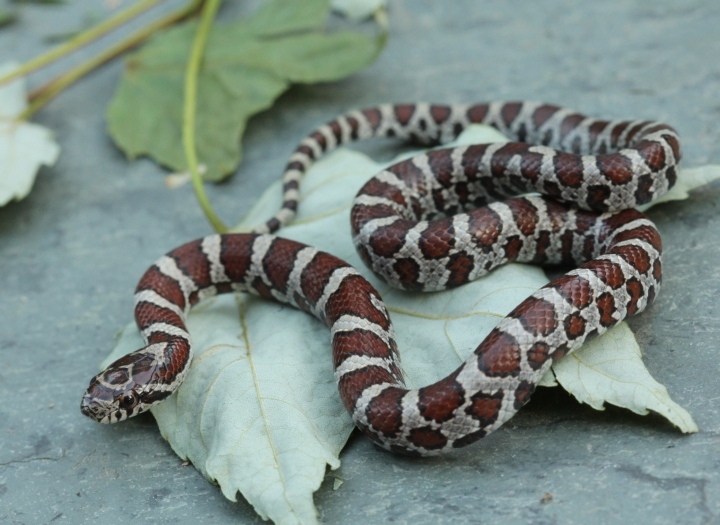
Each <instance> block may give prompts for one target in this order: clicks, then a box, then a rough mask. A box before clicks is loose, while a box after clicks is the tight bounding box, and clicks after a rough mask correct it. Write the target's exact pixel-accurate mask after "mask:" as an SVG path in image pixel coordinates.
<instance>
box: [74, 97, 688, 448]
mask: <svg viewBox="0 0 720 525" xmlns="http://www.w3.org/2000/svg"><path fill="white" fill-rule="evenodd" d="M472 123H482V124H488V125H490V126H493V127H495V128H497V129H498V130H499V131H500V132H502V133H503V134H505V135H506V136H508V137H510V139H511V140H512V141H513V142H509V143H505V144H483V145H475V146H463V147H456V148H446V149H437V150H433V151H430V152H428V153H424V154H421V155H418V156H415V157H413V158H411V159H408V160H405V161H402V162H400V163H397V164H395V165H393V166H390V167H389V168H387V169H386V170H384V171H382V172H381V173H379V174H378V175H376V176H375V177H374V178H372V179H371V180H370V181H369V182H367V184H365V186H363V188H362V189H361V190H360V192H359V193H358V195H357V197H356V199H355V201H354V205H353V208H352V211H351V226H352V232H353V239H354V243H355V245H356V247H357V249H358V251H359V253H360V255H361V257H362V259H363V261H364V262H365V263H366V264H367V265H368V266H369V267H370V268H371V269H372V270H373V272H375V273H376V274H377V275H379V276H380V277H381V278H383V279H384V280H385V281H387V282H388V283H389V284H391V285H393V286H396V287H399V288H402V289H405V290H413V291H435V290H444V289H448V288H452V287H455V286H459V285H462V284H464V283H467V282H469V281H472V280H473V279H476V278H478V277H480V276H482V275H484V274H485V273H487V272H489V271H490V270H492V269H493V268H495V267H497V266H498V265H501V264H504V263H507V262H510V261H517V262H524V263H533V264H548V265H572V267H573V268H575V269H573V270H571V271H569V272H567V273H565V274H564V275H562V276H560V277H558V278H556V279H555V280H553V281H552V282H550V283H549V284H547V285H546V286H544V287H543V288H541V289H540V290H537V291H536V292H535V293H533V294H532V295H531V296H530V297H528V298H527V299H525V300H524V301H523V302H522V303H521V304H520V305H519V306H517V308H515V309H514V310H513V311H512V312H511V313H510V314H509V315H508V316H507V317H505V318H504V319H503V320H502V321H501V322H500V323H499V324H498V325H497V326H496V327H495V328H494V329H493V330H492V332H491V333H490V334H489V335H488V336H487V337H486V338H485V340H484V341H482V342H481V343H480V345H479V346H478V347H477V349H476V350H475V351H474V352H473V353H472V354H471V355H470V357H469V358H468V359H467V361H466V362H465V363H463V364H462V365H461V366H460V367H459V368H458V369H457V370H455V371H454V372H452V373H451V374H450V375H449V376H447V377H445V378H444V379H441V380H440V381H438V382H436V383H435V384H432V385H429V386H426V387H424V388H420V389H417V390H408V389H407V388H406V387H405V385H404V380H403V375H402V372H401V370H400V367H399V354H398V349H397V346H396V343H395V339H394V334H393V328H392V324H391V321H390V317H389V315H388V311H387V309H386V308H385V306H384V304H383V302H382V299H381V298H380V296H379V294H378V292H377V291H376V290H375V289H374V288H373V287H372V285H371V284H370V283H369V282H368V281H366V280H365V279H364V278H363V277H362V276H361V275H360V274H359V273H358V272H357V271H356V270H355V269H354V268H352V267H351V266H349V265H348V264H347V263H345V262H343V261H342V260H340V259H338V258H337V257H334V256H333V255H330V254H328V253H325V252H322V251H319V250H317V249H315V248H313V247H310V246H306V245H303V244H300V243H298V242H295V241H291V240H287V239H282V238H280V237H276V236H274V235H272V232H274V231H276V230H277V229H278V228H280V227H281V226H282V225H283V224H285V223H287V222H288V221H289V220H290V219H292V217H293V216H294V214H295V211H296V209H297V204H298V189H299V182H300V179H301V177H302V175H303V174H304V173H305V172H306V171H307V169H308V167H309V166H310V165H311V164H312V163H313V162H314V161H315V160H317V159H318V158H319V157H320V156H321V155H322V154H323V153H325V152H327V151H329V150H332V149H333V148H335V147H337V146H338V145H340V144H345V143H348V142H353V141H357V140H362V139H368V138H372V137H397V138H400V139H404V140H406V141H410V142H414V143H420V144H423V145H439V144H443V143H446V142H448V141H450V140H452V139H454V138H455V137H457V135H458V134H459V133H460V132H461V131H462V130H463V129H465V128H466V127H467V126H468V125H469V124H472ZM679 160H680V146H679V139H678V135H677V133H676V132H675V131H674V130H673V129H672V128H671V127H669V126H667V125H665V124H662V123H659V122H652V121H606V120H598V119H593V118H589V117H586V116H584V115H581V114H579V113H577V112H574V111H571V110H569V109H565V108H562V107H558V106H553V105H548V104H538V103H530V102H496V103H491V104H477V105H463V106H461V105H457V106H447V105H434V104H396V105H382V106H377V107H373V108H368V109H364V110H358V111H352V112H349V113H347V114H345V115H343V116H341V117H339V118H337V119H335V120H333V121H332V122H329V123H328V124H326V125H323V126H321V127H319V128H318V129H317V130H315V131H314V132H312V133H311V134H310V135H308V136H307V137H306V138H305V139H304V140H303V141H302V142H301V143H300V145H299V146H298V147H297V148H296V150H295V151H294V153H293V154H292V156H291V157H290V160H289V162H288V164H287V166H286V170H285V175H284V178H283V192H284V193H283V205H282V208H281V209H280V211H279V212H278V213H277V214H276V215H275V217H273V218H272V219H271V220H270V221H268V222H267V223H266V224H265V225H263V226H262V227H261V228H259V229H258V231H257V232H256V233H252V234H225V235H211V236H208V237H205V238H203V239H199V240H196V241H193V242H190V243H188V244H185V245H183V246H181V247H179V248H176V249H174V250H172V251H171V252H169V253H168V254H167V255H165V256H163V257H161V258H160V259H159V260H158V261H157V262H156V263H155V264H154V265H153V266H152V267H151V268H150V269H149V270H148V271H147V272H146V273H145V275H144V276H143V277H142V279H141V280H140V283H139V284H138V287H137V290H136V294H135V318H136V321H137V324H138V326H139V328H140V330H141V332H142V334H143V336H144V337H145V339H146V341H147V346H146V347H145V348H142V349H140V350H138V351H136V352H133V353H131V354H128V355H126V356H124V357H122V358H120V359H119V360H117V361H115V362H114V363H112V364H111V365H110V366H109V367H108V368H107V369H105V370H104V371H102V372H101V373H100V374H98V375H97V376H95V377H94V378H93V379H92V380H91V382H90V386H89V388H88V390H87V392H86V393H85V396H84V397H83V400H82V406H81V410H82V412H83V413H84V414H85V415H87V416H89V417H91V418H92V419H95V420H97V421H99V422H102V423H112V422H116V421H121V420H124V419H126V418H128V417H131V416H133V415H136V414H138V413H140V412H143V411H145V410H147V409H148V408H149V407H150V406H152V405H153V404H155V403H157V402H159V401H162V400H163V399H164V398H166V397H167V396H168V395H170V394H171V393H172V392H173V391H175V390H176V389H177V388H178V386H179V385H180V384H181V383H182V380H183V378H184V377H185V375H186V373H187V371H188V369H189V367H190V361H191V359H192V351H191V343H190V335H189V334H188V332H187V329H186V326H185V316H186V314H187V312H188V310H189V309H190V307H191V306H192V305H194V304H196V303H197V302H199V301H201V300H203V299H205V298H208V297H211V296H214V295H216V294H220V293H226V292H236V291H242V292H250V293H253V294H258V295H261V296H263V297H267V298H269V299H274V300H276V301H280V302H283V303H288V304H290V305H292V306H295V307H296V308H299V309H301V310H304V311H306V312H308V313H310V314H312V315H314V316H315V317H317V318H318V319H319V320H320V321H322V322H323V323H325V324H326V325H327V326H328V327H329V328H330V333H331V340H332V358H333V363H334V369H335V376H336V379H337V383H338V388H339V391H340V396H341V398H342V401H343V403H344V405H345V407H346V408H347V410H348V411H349V412H350V414H351V415H352V418H353V420H354V422H355V424H356V425H357V426H358V427H359V428H360V429H361V430H362V431H363V432H364V433H365V434H367V435H368V436H369V437H370V438H371V439H372V440H373V441H375V442H376V443H378V444H379V445H381V446H382V447H384V448H386V449H388V450H391V451H393V452H398V453H404V454H410V455H431V454H436V453H439V452H442V451H446V450H449V449H453V448H457V447H462V446H465V445H468V444H470V443H473V442H474V441H476V440H478V439H480V438H481V437H483V436H485V435H487V434H488V433H490V432H492V431H493V430H495V429H496V428H498V427H499V426H500V425H502V424H503V423H504V422H505V421H507V420H508V419H509V418H510V417H512V416H513V414H515V412H517V410H518V409H520V408H521V407H522V406H523V405H524V404H525V403H527V401H528V399H529V398H530V395H531V394H532V392H533V391H534V389H535V386H536V384H537V382H538V381H539V379H540V378H541V377H542V375H543V374H544V373H545V372H546V371H547V369H548V368H549V367H550V366H551V365H552V363H553V362H554V361H556V360H557V359H559V358H560V357H562V356H564V355H566V354H568V353H570V352H572V351H574V350H576V349H577V348H579V347H580V346H581V345H582V344H583V342H584V341H585V340H586V339H587V338H588V337H590V336H592V335H594V334H601V333H603V332H605V331H606V330H607V329H608V328H610V327H611V326H613V325H615V324H617V323H619V322H620V321H622V320H623V319H625V318H626V317H627V316H630V315H633V314H635V313H638V312H641V311H643V310H644V309H645V308H646V307H647V306H648V305H649V304H650V303H651V302H652V301H653V299H654V298H655V296H656V294H657V292H658V287H659V285H660V281H661V276H662V269H661V251H662V246H661V239H660V235H659V233H658V231H657V230H656V228H655V227H654V225H653V224H652V222H650V221H649V220H648V219H647V217H645V216H644V215H643V214H642V213H640V212H639V211H636V210H635V209H633V208H634V207H635V206H637V205H641V204H645V203H647V202H650V201H651V200H653V199H655V198H656V197H658V196H660V195H662V194H663V193H665V192H666V191H667V190H668V189H669V188H670V187H671V186H672V185H673V184H674V183H675V180H676V176H677V172H676V169H677V165H678V162H679ZM527 193H540V194H542V196H532V195H531V196H526V197H519V198H518V197H514V196H517V195H520V194H527Z"/></svg>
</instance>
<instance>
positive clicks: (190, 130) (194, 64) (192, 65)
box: [182, 0, 227, 233]
mask: <svg viewBox="0 0 720 525" xmlns="http://www.w3.org/2000/svg"><path fill="white" fill-rule="evenodd" d="M220 3H221V0H207V2H206V3H205V5H204V7H203V10H202V15H201V17H200V25H199V26H198V30H197V33H195V38H194V40H193V44H192V48H191V50H190V58H189V59H188V64H187V70H186V71H185V100H184V104H183V129H182V138H183V149H184V150H185V158H186V159H187V164H188V170H189V171H190V178H191V180H192V184H193V188H194V189H195V195H196V196H197V200H198V202H199V203H200V207H201V208H202V210H203V212H205V216H206V217H207V219H208V221H210V224H212V226H213V228H215V231H216V232H218V233H225V232H227V226H225V224H223V222H222V221H221V220H220V219H219V218H218V216H217V215H215V212H214V211H213V209H212V206H210V201H209V200H208V198H207V195H206V194H205V188H204V187H203V181H202V178H201V176H200V173H199V172H198V159H197V151H196V149H195V115H196V112H197V84H198V73H199V71H200V65H201V62H202V57H203V53H204V51H205V44H206V43H207V39H208V34H209V33H210V27H211V26H212V22H213V20H214V19H215V14H216V13H217V10H218V8H219V7H220Z"/></svg>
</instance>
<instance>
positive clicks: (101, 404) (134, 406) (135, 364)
mask: <svg viewBox="0 0 720 525" xmlns="http://www.w3.org/2000/svg"><path fill="white" fill-rule="evenodd" d="M155 346H164V344H161V345H157V344H156V345H150V346H147V347H145V348H142V349H140V350H137V351H135V352H133V353H131V354H128V355H125V356H123V357H121V358H120V359H118V360H117V361H114V362H113V363H111V364H110V365H109V366H108V367H107V368H106V369H105V370H103V371H102V372H100V373H99V374H98V375H96V376H95V377H93V378H92V379H91V380H90V385H89V386H88V388H87V390H86V391H85V395H84V396H83V398H82V402H81V404H80V411H81V412H82V413H83V414H84V415H86V416H87V417H89V418H90V419H94V420H95V421H97V422H99V423H117V422H118V421H123V420H125V419H127V418H129V417H133V416H135V415H137V414H140V413H142V412H145V411H146V410H148V409H149V408H150V407H151V406H152V405H154V404H155V403H158V402H160V401H162V400H163V399H165V398H166V397H167V396H169V395H170V394H171V393H172V390H171V389H169V388H167V387H164V386H162V385H163V383H162V382H161V381H159V379H160V376H161V373H162V370H161V367H160V366H158V359H157V354H158V351H159V350H160V349H157V348H153V347H155Z"/></svg>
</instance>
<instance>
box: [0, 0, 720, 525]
mask: <svg viewBox="0 0 720 525" xmlns="http://www.w3.org/2000/svg"><path fill="white" fill-rule="evenodd" d="M126 3H127V4H129V2H126ZM172 4H173V2H169V5H168V6H166V7H164V8H165V9H166V8H169V7H172ZM174 4H175V5H179V4H180V2H179V1H176V2H174ZM0 5H2V6H5V5H6V2H0ZM254 5H256V3H253V2H250V3H246V2H236V3H228V5H227V6H226V7H225V9H224V11H223V12H222V14H221V16H222V17H227V18H231V17H234V16H236V15H238V14H241V13H244V12H248V11H249V10H250V9H252V7H253V6H254ZM389 9H390V20H391V24H392V35H391V38H390V41H389V44H388V47H387V49H386V50H385V51H384V53H383V54H382V56H381V57H380V59H379V60H378V61H377V63H375V64H374V65H373V66H372V67H370V68H368V69H366V70H365V71H363V72H361V73H360V74H358V75H356V76H354V77H353V78H351V79H348V80H345V81H343V82H338V83H333V84H326V85H320V86H298V87H295V88H293V89H292V90H290V91H289V92H288V93H287V94H286V95H284V96H283V97H282V98H281V99H280V100H279V101H278V103H277V104H276V105H275V106H274V108H273V109H272V110H271V111H269V112H267V113H265V114H263V115H261V116H259V117H257V118H255V119H253V120H252V122H251V124H250V126H249V129H248V132H247V135H246V139H245V160H244V162H243V165H242V166H241V168H240V170H239V173H238V176H236V177H234V178H233V179H232V180H231V181H230V182H229V183H227V184H223V185H220V186H216V187H210V188H209V192H210V197H211V199H212V201H213V202H214V203H215V204H216V206H217V208H218V210H219V212H220V214H221V215H222V216H223V217H225V218H226V220H228V221H234V220H235V218H237V217H239V216H240V215H241V214H242V213H243V212H244V211H246V210H247V209H248V208H249V206H250V204H251V203H252V202H253V200H254V199H255V198H256V197H257V196H258V195H259V194H260V193H261V192H262V191H263V189H264V188H266V187H267V186H268V185H269V184H270V183H271V182H272V181H273V180H275V179H276V178H277V177H279V176H280V174H281V170H282V168H283V165H284V161H285V157H286V156H287V155H288V154H289V153H290V152H291V151H292V149H293V148H294V146H295V144H296V142H297V141H299V140H300V139H301V138H302V137H303V135H304V134H305V133H306V132H308V131H310V130H311V129H312V128H313V127H314V126H316V125H317V124H319V123H321V122H324V121H326V120H329V119H331V118H332V117H334V116H335V115H336V114H339V113H341V112H344V111H346V110H348V109H350V108H353V107H357V106H366V105H372V104H375V103H378V102H386V101H414V100H430V101H438V102H448V103H453V102H473V101H485V100H493V99H531V100H543V101H547V102H551V103H557V104H562V105H566V106H569V107H573V108H576V109H578V110H580V111H582V112H584V113H586V114H589V115H593V116H598V117H607V118H633V117H637V118H647V119H657V120H660V121H663V122H667V123H669V124H671V125H673V126H675V127H676V129H677V130H678V131H679V132H680V134H681V136H682V137H683V146H684V165H685V166H695V165H701V164H706V163H709V162H716V163H718V162H720V146H718V144H719V143H720V98H719V95H718V94H719V93H720V61H719V60H718V56H720V31H719V30H718V28H719V27H720V3H718V2H717V1H716V0H705V1H694V0H687V1H679V0H677V1H666V0H656V1H654V2H647V1H641V0H635V1H628V0H608V1H606V2H570V1H568V0H566V1H561V0H547V1H543V2H536V1H532V0H521V1H518V2H485V1H476V0H464V1H455V2H437V1H430V0H423V1H419V0H413V1H409V0H391V2H390V6H389ZM21 10H22V19H23V21H22V22H21V23H19V24H17V25H15V26H13V27H11V28H6V29H2V30H0V61H5V60H7V59H9V58H11V57H12V58H15V59H19V60H25V59H28V58H30V57H32V56H34V55H36V54H38V53H39V52H41V51H42V50H44V49H45V48H47V47H48V44H47V43H45V42H44V38H45V37H47V36H48V35H51V34H55V33H61V32H64V31H69V30H72V29H75V28H77V27H78V25H80V24H81V23H82V21H83V17H85V16H86V15H87V13H88V12H95V13H99V14H100V15H102V16H107V12H106V11H105V9H104V8H103V7H102V6H101V4H100V3H99V2H93V1H92V0H84V1H78V2H73V3H72V5H64V6H63V5H61V6H22V7H21ZM96 49H97V47H91V48H89V49H88V50H86V51H83V53H81V55H85V56H87V54H88V53H90V52H92V51H93V50H96ZM66 64H67V63H66ZM61 70H62V67H61V66H55V67H53V68H51V69H50V70H49V71H47V72H43V73H41V74H39V75H37V76H34V77H33V84H34V85H37V84H38V83H39V82H41V81H42V80H43V79H47V78H49V77H50V76H51V74H52V73H53V72H54V73H57V72H59V71H61ZM120 71H121V65H120V63H119V62H115V63H113V64H110V65H108V66H106V67H103V68H102V69H100V70H98V71H96V72H94V73H93V74H91V75H90V76H88V77H87V78H85V79H84V80H82V81H81V82H80V83H78V84H77V85H76V86H74V87H72V88H71V89H70V90H68V91H67V92H65V93H63V94H62V95H61V96H60V97H59V98H58V99H57V100H55V101H54V102H53V103H52V104H51V105H50V106H48V107H47V108H46V109H45V110H43V111H42V112H41V113H40V114H38V115H37V118H36V120H37V121H38V122H39V123H41V124H44V125H46V126H48V127H50V128H52V129H53V130H54V131H55V133H56V135H57V139H58V141H59V143H60V145H61V146H62V148H63V151H62V154H61V157H60V160H59V161H58V163H57V165H56V166H55V167H54V168H52V169H45V170H43V171H42V172H41V173H40V176H39V177H38V180H37V183H36V185H35V189H34V191H33V193H32V194H31V195H30V196H29V197H28V198H27V199H26V200H24V201H22V202H19V203H13V204H11V205H9V206H6V207H4V208H1V209H0V291H1V292H2V293H1V294H0V320H1V321H0V400H1V402H0V523H3V524H4V523H8V524H11V523H17V524H44V523H50V522H52V523H73V524H75V523H90V522H93V523H108V524H115V523H118V524H120V523H130V522H133V523H173V524H175V525H181V524H186V523H187V524H199V523H216V524H223V523H233V524H235V523H260V522H261V520H260V518H259V517H257V516H256V514H255V513H254V511H253V509H252V508H251V507H250V506H249V505H248V504H247V503H245V502H242V501H241V502H239V503H237V504H235V503H231V502H229V501H227V500H226V499H225V498H224V497H223V496H222V494H221V492H220V491H219V490H218V489H217V488H216V487H214V486H213V485H211V484H209V483H208V482H207V481H205V479H203V478H202V476H201V475H200V474H199V473H198V472H197V471H196V470H195V469H193V468H192V467H183V466H181V462H180V460H179V459H178V458H177V457H176V456H175V455H174V454H173V452H172V450H171V449H170V447H169V446H168V444H167V443H166V442H165V441H163V439H162V438H161V437H160V435H159V432H158V430H157V427H156V426H155V423H154V420H153V419H152V417H151V416H147V417H140V418H136V419H135V420H133V421H129V422H127V423H125V424H120V425H117V426H111V427H107V426H99V425H96V424H93V423H91V422H90V421H89V420H87V419H86V418H84V417H83V416H82V415H81V414H80V411H79V410H78V404H79V400H80V396H81V395H82V392H83V390H84V388H85V387H86V386H87V381H88V380H89V378H90V377H91V376H92V375H93V374H94V373H95V372H96V371H97V366H98V363H99V362H100V360H101V359H102V358H103V357H105V356H106V355H107V353H108V352H109V350H110V348H111V347H112V346H113V336H114V335H115V333H116V332H117V330H118V329H119V328H120V327H121V326H123V325H124V324H125V323H127V322H128V321H129V320H130V319H131V316H132V291H133V288H134V286H135V284H136V282H137V280H138V278H139V277H140V276H141V275H142V273H143V271H144V270H145V269H146V267H147V266H148V264H150V263H151V262H152V261H154V260H155V259H156V258H157V257H158V256H159V255H160V254H162V253H164V252H166V251H167V250H169V249H171V248H173V247H175V246H177V245H180V244H182V243H183V242H186V241H188V240H190V239H192V238H195V237H199V236H202V235H205V234H207V233H209V231H210V229H209V227H208V225H207V224H206V222H205V220H204V219H203V217H202V215H201V212H200V209H199V208H198V206H197V205H196V204H195V202H194V196H193V195H192V192H191V190H190V188H189V187H188V186H185V187H183V188H181V189H176V190H172V191H171V190H168V189H167V188H166V187H165V185H164V184H163V180H162V176H163V173H164V172H163V171H162V170H161V169H160V168H158V167H157V166H155V165H154V164H153V163H152V162H150V161H147V160H139V161H135V162H127V161H126V160H125V159H124V158H123V155H122V154H121V153H120V152H119V151H118V150H117V149H116V148H115V147H114V146H113V144H112V143H111V141H110V140H109V138H108V137H107V135H106V133H105V120H104V112H105V109H106V107H107V105H108V102H109V100H110V98H111V96H112V93H113V92H114V90H115V87H116V86H117V82H118V78H119V75H120ZM393 148H394V146H390V145H388V144H387V143H384V144H383V145H382V146H381V147H380V148H377V149H375V150H374V151H375V153H381V154H382V155H385V156H386V157H387V155H388V154H389V152H391V151H396V150H394V149H393ZM650 216H651V218H652V219H653V220H654V221H655V222H656V223H657V225H658V228H659V229H660V232H661V233H662V235H663V238H664V244H665V247H666V248H665V279H664V288H663V290H662V292H661V294H660V296H659V298H658V300H657V302H656V303H655V305H654V306H653V307H652V308H651V309H650V310H649V311H648V312H647V313H645V314H644V315H642V316H640V317H638V318H636V319H633V320H632V322H631V325H632V327H633V328H634V329H635V331H636V333H637V334H638V338H639V340H640V343H641V346H642V348H643V349H644V354H645V361H646V363H647V365H648V367H649V369H650V371H651V373H652V374H653V375H654V376H655V377H656V378H657V379H658V380H659V381H660V382H661V383H663V384H665V385H666V386H667V388H668V390H669V391H670V394H671V395H672V396H673V398H674V399H675V400H676V401H678V402H679V403H680V404H682V405H683V406H685V407H687V408H688V410H689V411H690V412H691V413H692V414H693V416H694V417H695V419H696V421H697V423H698V424H699V426H700V428H701V432H700V433H698V434H696V435H693V436H683V435H680V434H679V433H678V432H676V431H674V430H673V429H672V428H671V427H670V426H669V425H668V424H667V423H666V422H665V421H664V420H662V419H660V418H659V417H654V416H649V417H641V416H636V415H633V414H631V413H628V412H626V411H622V410H619V409H614V408H608V409H607V410H606V411H605V412H597V411H594V410H592V409H590V408H588V407H587V406H580V405H579V404H578V403H577V402H576V401H574V399H572V398H570V397H569V396H567V395H566V394H564V393H563V392H562V391H560V390H559V389H553V390H541V391H539V392H538V393H536V395H535V396H534V397H533V400H532V401H531V403H530V404H529V405H528V406H527V407H525V408H524V409H523V410H522V411H521V412H520V414H518V416H517V417H516V418H514V419H513V420H512V421H511V422H510V423H509V424H507V425H506V426H505V427H503V429H501V430H499V431H498V432H496V433H494V434H492V435H491V436H489V437H488V438H486V439H484V440H483V441H482V442H480V443H478V444H476V445H475V446H472V447H469V448H467V449H464V450H461V451H458V452H457V453H455V454H452V455H450V456H447V457H443V458H437V459H430V460H414V459H407V458H402V457H395V456H390V455H389V454H387V453H384V452H381V451H379V450H377V449H375V448H374V447H373V445H372V444H371V442H370V441H369V440H368V439H366V438H364V437H362V436H354V437H353V438H352V439H351V440H350V443H349V444H348V446H347V449H346V451H345V453H344V455H343V457H342V460H343V466H342V467H341V469H340V470H339V471H336V472H333V473H330V474H329V475H328V477H327V479H326V482H325V483H324V484H323V486H322V487H321V489H320V490H319V491H318V493H317V496H316V503H317V506H318V509H319V511H320V517H321V519H322V521H323V522H325V523H352V524H354V523H398V524H412V525H419V524H425V523H427V524H434V523H453V524H462V523H517V524H525V523H538V524H551V523H582V524H603V523H659V524H671V523H682V524H709V523H720V468H719V467H720V411H719V410H718V407H719V406H720V393H719V391H720V388H719V387H718V371H719V368H720V365H719V364H718V363H719V362H720V359H719V352H720V351H719V350H718V346H719V345H718V336H717V334H718V332H719V329H718V327H719V326H720V322H719V321H720V319H719V317H720V316H719V315H718V310H719V309H720V270H718V266H717V264H716V261H718V259H720V242H719V241H720V233H718V232H720V189H719V188H718V187H713V188H710V189H706V190H703V191H700V192H697V193H696V194H695V195H694V197H693V199H692V201H686V202H680V203H673V204H667V205H663V206H662V207H658V208H657V209H653V210H652V211H651V212H650ZM328 355H329V354H328ZM328 358H329V357H328ZM335 477H339V478H342V479H343V480H344V481H345V483H344V484H343V485H342V486H341V487H340V489H339V490H337V491H333V480H334V479H335ZM546 493H548V494H550V495H551V496H549V495H546Z"/></svg>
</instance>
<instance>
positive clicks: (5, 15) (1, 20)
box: [0, 9, 18, 27]
mask: <svg viewBox="0 0 720 525" xmlns="http://www.w3.org/2000/svg"><path fill="white" fill-rule="evenodd" d="M17 18H18V17H17V13H15V12H13V11H5V10H4V9H0V27H5V26H9V25H11V24H14V23H15V22H17Z"/></svg>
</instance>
